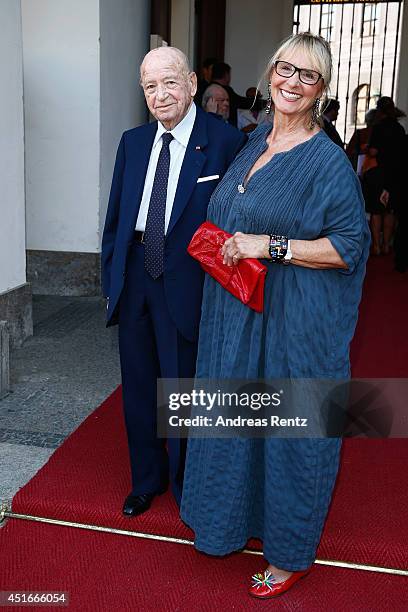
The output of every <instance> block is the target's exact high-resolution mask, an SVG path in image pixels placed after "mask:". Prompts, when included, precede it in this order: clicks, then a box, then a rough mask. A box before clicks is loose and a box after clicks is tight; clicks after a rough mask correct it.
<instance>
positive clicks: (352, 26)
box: [343, 4, 356, 143]
mask: <svg viewBox="0 0 408 612" xmlns="http://www.w3.org/2000/svg"><path fill="white" fill-rule="evenodd" d="M355 9H356V5H355V4H353V13H352V16H351V31H350V51H349V65H348V75H347V91H346V107H345V110H344V136H343V142H344V143H345V142H346V134H347V109H348V102H349V95H350V73H351V55H352V51H353V34H354V14H355Z"/></svg>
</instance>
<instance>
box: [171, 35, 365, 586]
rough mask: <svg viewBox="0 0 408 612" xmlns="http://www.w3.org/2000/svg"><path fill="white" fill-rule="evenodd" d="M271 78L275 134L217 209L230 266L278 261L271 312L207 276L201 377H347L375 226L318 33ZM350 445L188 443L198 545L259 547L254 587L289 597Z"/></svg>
mask: <svg viewBox="0 0 408 612" xmlns="http://www.w3.org/2000/svg"><path fill="white" fill-rule="evenodd" d="M266 75H267V79H268V81H269V84H270V90H271V96H272V99H273V101H274V103H275V116H274V123H273V126H271V125H266V124H265V125H261V126H259V127H258V129H257V130H256V131H255V132H253V133H252V134H251V136H250V139H249V142H248V144H247V146H246V147H245V148H244V149H243V150H242V151H241V152H240V154H239V155H238V156H237V158H236V159H235V161H234V163H233V164H232V165H231V167H230V168H229V170H228V172H227V173H226V175H225V177H224V179H223V180H222V182H221V183H220V185H219V186H218V187H217V189H216V191H215V192H214V194H213V196H212V198H211V202H210V205H209V208H208V219H209V220H210V221H212V222H213V223H215V224H216V225H218V226H219V227H221V228H222V229H224V230H226V231H227V232H230V233H232V234H233V237H232V238H230V239H228V240H227V241H226V242H225V244H224V246H223V250H222V252H223V256H224V261H225V263H227V264H228V265H236V264H238V262H239V261H240V259H243V258H247V257H256V258H262V259H265V261H268V262H269V263H268V265H269V266H270V269H269V271H268V274H267V276H266V283H265V306H264V312H263V313H257V312H255V311H254V310H251V309H250V308H248V307H247V306H245V305H244V304H243V303H242V302H241V301H239V300H238V299H236V298H235V297H233V296H232V295H231V294H230V293H228V292H227V291H225V290H224V289H223V287H222V286H221V285H220V284H218V283H217V282H216V281H215V280H214V279H212V278H211V277H210V276H206V280H205V288H204V296H203V306H202V316H201V323H200V341H199V350H198V359H197V373H196V376H197V378H204V379H215V380H220V379H239V378H243V379H259V378H260V379H276V378H288V379H299V378H323V379H325V378H327V379H344V378H348V377H349V375H350V363H349V345H350V341H351V339H352V336H353V333H354V329H355V326H356V321H357V314H358V304H359V301H360V297H361V288H362V283H363V278H364V273H365V263H366V259H367V256H368V246H369V231H368V227H367V222H366V218H365V212H364V203H363V199H362V195H361V189H360V184H359V180H358V178H357V176H356V174H355V173H354V171H353V168H352V166H351V164H350V162H349V161H348V159H347V157H346V156H345V155H344V153H343V152H342V151H341V150H340V149H339V147H338V146H336V145H335V144H334V143H333V142H332V141H331V140H330V139H329V138H328V137H327V135H326V134H325V132H324V131H323V130H321V129H320V126H319V124H318V121H319V109H320V106H321V102H322V98H324V96H325V94H326V91H327V88H328V86H329V83H330V78H331V53H330V47H329V45H328V43H327V42H326V41H325V40H324V39H323V38H320V37H318V36H313V35H312V34H310V33H304V34H297V35H295V36H292V37H291V38H289V39H288V40H287V41H286V42H285V43H284V44H283V45H282V46H281V47H280V48H279V49H278V50H277V52H276V53H275V54H274V56H273V57H272V59H271V60H270V62H269V63H268V67H267V72H266ZM285 264H287V265H285ZM345 296H346V297H345ZM299 408H301V406H299ZM314 408H315V410H316V412H317V413H318V410H319V406H318V405H316V406H314ZM340 446H341V440H340V439H338V438H298V439H295V438H274V437H267V438H266V439H261V438H257V439H244V438H229V439H214V438H196V439H195V438H190V439H189V441H188V455H187V464H186V473H185V480H184V488H183V498H182V505H181V517H182V519H183V520H184V521H185V522H186V523H187V524H188V525H189V526H190V527H191V528H192V529H194V531H195V546H196V548H197V549H198V550H200V551H203V552H205V553H208V554H213V555H225V554H228V553H231V552H232V551H235V550H239V549H241V548H243V547H244V546H245V544H246V542H247V540H248V539H249V538H251V537H256V538H260V539H261V540H263V551H264V556H265V557H266V559H267V561H268V564H269V565H268V567H267V569H266V570H265V572H262V573H261V574H257V575H256V577H254V585H253V586H252V587H251V588H250V591H249V592H250V594H251V595H253V596H256V597H261V598H268V597H274V596H276V595H279V594H281V593H283V592H285V591H286V590H287V589H288V588H290V587H291V586H292V584H294V583H295V582H296V581H297V580H298V579H299V578H301V577H302V576H305V575H306V573H307V572H308V571H309V570H310V568H311V566H312V564H313V562H314V559H315V555H316V549H317V546H318V543H319V540H320V536H321V532H322V529H323V524H324V521H325V517H326V514H327V510H328V506H329V503H330V499H331V494H332V490H333V486H334V483H335V479H336V475H337V469H338V462H339V452H340ZM228 562H229V561H228V559H226V561H225V563H228ZM237 588H238V585H237Z"/></svg>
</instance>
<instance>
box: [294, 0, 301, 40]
mask: <svg viewBox="0 0 408 612" xmlns="http://www.w3.org/2000/svg"><path fill="white" fill-rule="evenodd" d="M296 7H297V16H296V21H295V22H294V24H293V25H294V26H296V34H299V26H300V4H297V5H296Z"/></svg>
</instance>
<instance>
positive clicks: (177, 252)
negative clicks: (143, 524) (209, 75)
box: [102, 47, 245, 516]
mask: <svg viewBox="0 0 408 612" xmlns="http://www.w3.org/2000/svg"><path fill="white" fill-rule="evenodd" d="M140 79H141V80H140V82H141V85H142V87H143V91H144V94H145V98H146V102H147V106H148V107H149V110H150V112H151V113H152V115H153V116H154V117H155V119H156V120H157V121H156V122H154V123H150V124H146V125H142V126H140V127H137V128H135V129H132V130H129V131H127V132H125V133H124V134H123V136H122V139H121V141H120V144H119V149H118V153H117V157H116V163H115V169H114V174H113V180H112V188H111V193H110V198H109V205H108V212H107V215H106V221H105V229H104V233H103V240H102V279H103V291H104V295H105V296H106V297H107V298H108V311H107V325H112V324H114V323H116V322H118V323H119V352H120V361H121V370H122V388H123V405H124V413H125V423H126V428H127V434H128V442H129V453H130V463H131V472H132V490H131V492H130V494H129V495H128V497H127V498H126V500H125V503H124V506H123V513H124V514H125V515H127V516H135V515H138V514H141V513H142V512H144V511H146V510H147V509H148V508H149V507H150V505H151V502H152V499H153V498H154V496H155V495H157V494H160V493H162V492H163V491H165V490H166V489H167V486H168V483H169V480H170V482H171V485H172V490H173V494H174V496H175V498H176V501H177V502H179V501H180V498H181V490H182V478H183V471H184V453H185V444H182V442H185V441H182V440H177V439H172V440H168V443H167V449H166V444H165V442H166V441H165V440H163V439H158V438H157V433H156V381H157V378H160V377H161V378H178V377H182V378H190V377H193V376H194V374H195V360H196V342H197V335H198V325H199V320H200V309H201V296H202V282H203V274H202V272H201V269H200V267H199V265H198V263H197V262H196V261H195V260H194V259H192V258H191V257H190V256H189V255H188V253H187V251H186V249H187V245H188V244H189V242H190V239H191V237H192V235H193V234H194V232H195V230H196V229H197V228H198V226H199V225H200V224H201V223H202V222H203V221H204V220H205V219H206V212H207V205H208V201H209V199H210V196H211V194H212V192H213V190H214V188H215V187H216V186H217V184H218V182H219V180H220V178H221V177H222V175H223V174H224V173H225V171H226V170H227V168H228V166H229V164H230V162H231V161H232V160H233V159H234V157H235V155H236V153H237V152H238V151H239V149H240V148H241V147H242V145H243V144H244V142H245V140H244V136H243V135H242V134H241V133H240V132H238V131H237V130H236V129H235V128H233V127H231V126H229V125H227V124H221V123H220V121H218V120H216V119H214V118H213V117H211V116H210V115H208V114H206V113H204V112H203V111H202V110H201V109H199V108H196V107H195V105H194V103H193V97H194V94H195V93H196V88H197V79H196V75H195V74H194V72H191V70H190V68H189V66H188V60H187V58H186V57H185V55H184V54H183V53H182V52H181V51H179V50H178V49H175V48H172V47H161V48H159V49H154V50H153V51H150V52H149V53H148V54H147V55H146V56H145V58H144V60H143V62H142V65H141V68H140Z"/></svg>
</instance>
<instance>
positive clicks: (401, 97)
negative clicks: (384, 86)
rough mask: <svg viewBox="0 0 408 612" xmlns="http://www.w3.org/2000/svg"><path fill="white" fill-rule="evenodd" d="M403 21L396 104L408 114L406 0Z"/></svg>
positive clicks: (406, 123)
mask: <svg viewBox="0 0 408 612" xmlns="http://www.w3.org/2000/svg"><path fill="white" fill-rule="evenodd" d="M403 11H404V13H403V21H402V31H401V47H400V65H399V70H398V82H397V95H396V104H397V106H398V108H400V109H402V110H403V111H404V112H405V113H406V114H407V115H408V69H407V61H408V2H407V0H405V2H404V7H403ZM401 123H402V124H403V126H404V128H405V130H406V131H408V118H407V117H405V118H404V119H402V120H401Z"/></svg>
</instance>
